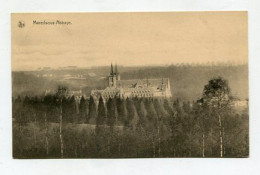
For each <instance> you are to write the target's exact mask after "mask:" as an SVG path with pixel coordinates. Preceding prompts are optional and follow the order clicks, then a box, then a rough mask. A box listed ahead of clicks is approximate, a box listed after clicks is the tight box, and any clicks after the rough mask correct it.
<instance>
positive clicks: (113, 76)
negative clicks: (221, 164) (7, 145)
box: [10, 11, 250, 159]
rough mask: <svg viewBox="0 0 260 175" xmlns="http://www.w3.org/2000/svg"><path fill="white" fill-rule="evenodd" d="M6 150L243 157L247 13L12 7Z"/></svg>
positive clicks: (86, 155) (25, 155) (69, 155)
mask: <svg viewBox="0 0 260 175" xmlns="http://www.w3.org/2000/svg"><path fill="white" fill-rule="evenodd" d="M11 66H12V70H11V71H12V80H11V81H12V116H10V117H12V156H13V158H14V159H127V158H248V157H249V149H250V148H249V85H248V84H249V82H248V13H247V12H246V11H197V12H191V11H190V12H189V11H186V12H97V13H94V12H93V13H90V12H89V13H12V14H11Z"/></svg>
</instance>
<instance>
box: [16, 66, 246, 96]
mask: <svg viewBox="0 0 260 175" xmlns="http://www.w3.org/2000/svg"><path fill="white" fill-rule="evenodd" d="M109 71H110V67H109V66H107V67H94V68H90V69H79V68H78V69H72V70H40V71H26V72H13V73H12V84H13V96H17V95H21V96H24V95H30V96H31V95H42V94H43V92H44V91H45V90H46V89H49V90H55V89H56V88H57V86H58V85H65V86H67V87H68V88H69V89H82V90H83V92H84V93H85V94H86V95H89V94H90V91H91V89H94V88H97V89H102V88H104V87H106V86H107V82H106V76H107V75H108V74H109ZM119 72H120V73H121V79H138V78H140V79H147V78H148V79H149V78H162V77H168V78H170V83H171V88H172V94H173V97H174V98H180V99H182V100H196V99H197V98H199V97H200V96H201V94H202V91H203V87H204V85H206V84H207V82H208V81H209V80H210V79H211V78H213V77H217V76H221V77H223V78H224V79H226V80H228V82H229V85H230V88H231V90H232V94H233V95H234V96H236V97H237V98H240V99H247V98H248V65H233V66H227V65H214V66H212V65H181V66H180V65H179V66H178V65H171V66H153V67H119ZM77 77H78V78H77Z"/></svg>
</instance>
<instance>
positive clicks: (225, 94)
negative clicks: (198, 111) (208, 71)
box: [202, 77, 231, 157]
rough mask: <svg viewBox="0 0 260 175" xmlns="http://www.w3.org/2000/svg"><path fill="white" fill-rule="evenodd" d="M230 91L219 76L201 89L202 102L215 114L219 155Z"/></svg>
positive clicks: (220, 153) (221, 148)
mask: <svg viewBox="0 0 260 175" xmlns="http://www.w3.org/2000/svg"><path fill="white" fill-rule="evenodd" d="M230 97H231V92H230V88H229V86H228V82H227V81H226V80H224V79H222V78H221V77H218V78H214V79H212V80H210V81H209V82H208V84H207V85H205V87H204V90H203V98H202V99H203V103H204V104H206V105H207V106H210V107H211V108H212V109H213V110H214V111H215V114H216V116H217V120H218V130H219V150H220V152H219V155H220V157H223V156H224V141H223V134H224V127H223V117H224V112H225V110H227V109H228V108H229V105H230Z"/></svg>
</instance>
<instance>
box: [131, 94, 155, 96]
mask: <svg viewBox="0 0 260 175" xmlns="http://www.w3.org/2000/svg"><path fill="white" fill-rule="evenodd" d="M132 97H153V94H132Z"/></svg>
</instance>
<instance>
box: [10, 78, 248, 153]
mask: <svg viewBox="0 0 260 175" xmlns="http://www.w3.org/2000/svg"><path fill="white" fill-rule="evenodd" d="M231 101H232V98H231V95H230V89H229V87H228V85H227V82H226V81H224V80H222V79H221V78H217V79H213V80H211V81H209V83H208V84H207V85H206V86H205V87H204V91H203V94H202V96H201V99H199V100H198V101H196V102H189V101H180V100H178V99H176V100H173V99H147V98H134V99H130V98H127V99H119V98H113V99H109V100H108V101H105V102H104V100H103V99H102V98H100V99H99V102H98V103H96V102H95V101H94V99H93V98H92V97H90V99H85V98H84V97H82V98H81V99H80V100H78V99H76V98H75V97H73V96H72V97H66V89H64V88H59V90H58V91H57V93H56V94H53V95H48V96H43V97H27V96H26V97H25V98H20V97H18V98H16V99H13V156H14V158H139V157H142V158H148V157H149V158H150V157H247V156H248V154H249V147H248V146H249V144H248V109H245V110H244V111H243V112H239V113H238V112H236V110H235V109H234V108H232V106H231Z"/></svg>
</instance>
